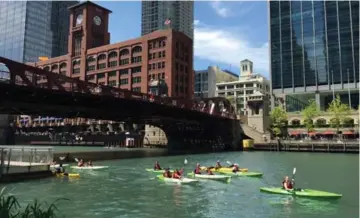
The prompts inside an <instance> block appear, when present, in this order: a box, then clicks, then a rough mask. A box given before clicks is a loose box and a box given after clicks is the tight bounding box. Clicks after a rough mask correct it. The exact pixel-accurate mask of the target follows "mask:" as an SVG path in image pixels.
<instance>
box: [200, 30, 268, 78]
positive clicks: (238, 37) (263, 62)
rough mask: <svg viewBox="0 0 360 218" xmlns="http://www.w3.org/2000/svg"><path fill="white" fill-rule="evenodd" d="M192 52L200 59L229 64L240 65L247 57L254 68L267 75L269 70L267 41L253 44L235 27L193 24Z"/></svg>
mask: <svg viewBox="0 0 360 218" xmlns="http://www.w3.org/2000/svg"><path fill="white" fill-rule="evenodd" d="M194 31H195V36H194V52H195V56H196V57H198V58H200V59H205V60H209V61H212V62H215V63H216V62H217V63H223V64H231V65H232V66H236V67H238V68H239V67H240V61H241V60H244V59H249V60H251V61H252V62H253V63H254V70H255V71H256V72H257V73H262V74H263V75H265V76H267V75H268V72H269V49H268V47H269V45H268V42H264V43H262V45H260V46H256V45H253V44H252V43H250V41H249V40H247V37H245V36H244V35H242V34H241V33H240V31H238V29H237V28H226V29H224V28H223V29H221V28H218V27H216V28H211V27H209V26H206V25H200V26H199V25H198V26H195V30H194Z"/></svg>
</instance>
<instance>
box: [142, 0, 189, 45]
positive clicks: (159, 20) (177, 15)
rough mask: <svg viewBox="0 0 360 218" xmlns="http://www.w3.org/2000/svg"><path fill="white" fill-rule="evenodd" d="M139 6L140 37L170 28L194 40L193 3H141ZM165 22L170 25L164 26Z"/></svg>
mask: <svg viewBox="0 0 360 218" xmlns="http://www.w3.org/2000/svg"><path fill="white" fill-rule="evenodd" d="M141 4H142V5H141V34H142V35H146V34H148V33H151V32H154V31H156V30H160V29H165V28H169V27H171V28H173V29H175V30H177V31H179V32H182V33H184V34H185V35H187V36H188V37H190V38H191V39H193V38H194V27H193V23H194V2H193V1H142V2H141ZM167 20H170V23H168V24H165V22H166V21H167Z"/></svg>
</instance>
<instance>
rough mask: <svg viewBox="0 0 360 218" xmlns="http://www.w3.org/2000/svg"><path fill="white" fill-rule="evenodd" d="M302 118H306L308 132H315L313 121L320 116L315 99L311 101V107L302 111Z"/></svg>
mask: <svg viewBox="0 0 360 218" xmlns="http://www.w3.org/2000/svg"><path fill="white" fill-rule="evenodd" d="M301 114H302V116H303V117H304V124H305V127H306V129H307V131H308V132H311V131H312V130H314V122H313V119H314V118H315V117H317V116H318V115H319V111H318V109H317V105H316V102H315V99H310V100H309V105H308V106H307V107H305V108H304V110H302V111H301Z"/></svg>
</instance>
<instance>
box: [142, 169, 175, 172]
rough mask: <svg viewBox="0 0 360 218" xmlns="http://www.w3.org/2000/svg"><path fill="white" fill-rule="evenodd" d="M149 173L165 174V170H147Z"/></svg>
mask: <svg viewBox="0 0 360 218" xmlns="http://www.w3.org/2000/svg"><path fill="white" fill-rule="evenodd" d="M145 170H146V171H148V172H152V173H165V170H154V169H145ZM172 172H174V171H173V170H170V173H172Z"/></svg>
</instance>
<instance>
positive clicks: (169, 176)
mask: <svg viewBox="0 0 360 218" xmlns="http://www.w3.org/2000/svg"><path fill="white" fill-rule="evenodd" d="M163 176H164V178H171V173H170V169H169V168H166V169H165V172H164V173H163Z"/></svg>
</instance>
